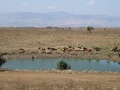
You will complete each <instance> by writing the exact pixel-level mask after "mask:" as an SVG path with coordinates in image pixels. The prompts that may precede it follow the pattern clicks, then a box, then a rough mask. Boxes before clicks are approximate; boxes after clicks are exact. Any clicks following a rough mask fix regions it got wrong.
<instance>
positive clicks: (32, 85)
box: [0, 72, 120, 90]
mask: <svg viewBox="0 0 120 90" xmlns="http://www.w3.org/2000/svg"><path fill="white" fill-rule="evenodd" d="M0 77H1V78H0V90H11V89H12V90H119V89H120V85H119V83H120V77H119V74H94V73H93V74H79V75H78V74H61V73H35V72H34V73H33V72H2V73H0Z"/></svg>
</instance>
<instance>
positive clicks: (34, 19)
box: [0, 12, 120, 27]
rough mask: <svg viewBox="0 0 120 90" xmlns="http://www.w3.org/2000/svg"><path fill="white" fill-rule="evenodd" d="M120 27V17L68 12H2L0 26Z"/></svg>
mask: <svg viewBox="0 0 120 90" xmlns="http://www.w3.org/2000/svg"><path fill="white" fill-rule="evenodd" d="M47 26H53V27H54V26H55V27H86V26H94V27H120V17H114V16H105V15H75V14H71V13H66V12H50V13H31V12H16V13H1V14H0V27H47Z"/></svg>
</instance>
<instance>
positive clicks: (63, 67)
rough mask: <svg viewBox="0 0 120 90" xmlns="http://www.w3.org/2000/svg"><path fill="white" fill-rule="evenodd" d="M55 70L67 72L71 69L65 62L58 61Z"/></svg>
mask: <svg viewBox="0 0 120 90" xmlns="http://www.w3.org/2000/svg"><path fill="white" fill-rule="evenodd" d="M57 69H60V70H68V69H71V67H70V65H68V64H67V63H66V62H64V61H60V62H58V63H57Z"/></svg>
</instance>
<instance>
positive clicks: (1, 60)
mask: <svg viewBox="0 0 120 90" xmlns="http://www.w3.org/2000/svg"><path fill="white" fill-rule="evenodd" d="M5 62H6V60H5V59H4V58H3V55H2V54H0V66H1V65H2V64H4V63H5Z"/></svg>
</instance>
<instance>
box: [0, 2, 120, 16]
mask: <svg viewBox="0 0 120 90" xmlns="http://www.w3.org/2000/svg"><path fill="white" fill-rule="evenodd" d="M59 11H63V12H69V13H73V14H92V15H109V16H120V0H0V13H11V12H35V13H46V12H59Z"/></svg>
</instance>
